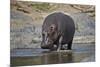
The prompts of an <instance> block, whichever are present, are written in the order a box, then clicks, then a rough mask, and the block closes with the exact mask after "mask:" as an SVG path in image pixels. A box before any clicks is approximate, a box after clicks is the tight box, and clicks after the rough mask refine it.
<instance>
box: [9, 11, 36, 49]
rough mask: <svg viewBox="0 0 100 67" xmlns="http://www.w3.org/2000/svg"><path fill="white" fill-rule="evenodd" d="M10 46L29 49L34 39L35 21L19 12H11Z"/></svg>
mask: <svg viewBox="0 0 100 67" xmlns="http://www.w3.org/2000/svg"><path fill="white" fill-rule="evenodd" d="M10 23H11V27H10V35H11V36H10V38H11V39H10V45H11V49H13V48H27V47H28V46H29V44H30V42H31V41H32V39H33V38H34V36H33V34H34V31H35V26H34V24H33V19H32V18H31V17H30V16H27V15H26V14H24V13H22V12H19V11H11V22H10Z"/></svg>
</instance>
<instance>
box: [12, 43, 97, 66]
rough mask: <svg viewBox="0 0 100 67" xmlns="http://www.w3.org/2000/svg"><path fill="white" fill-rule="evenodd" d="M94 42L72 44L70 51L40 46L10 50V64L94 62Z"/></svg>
mask: <svg viewBox="0 0 100 67" xmlns="http://www.w3.org/2000/svg"><path fill="white" fill-rule="evenodd" d="M94 61H95V45H94V44H73V46H72V51H68V50H66V51H60V52H57V51H52V52H50V51H49V50H48V49H40V48H30V49H29V48H28V49H24V48H23V49H13V50H11V66H30V65H37V64H39V65H40V64H57V63H75V62H94Z"/></svg>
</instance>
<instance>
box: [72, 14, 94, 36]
mask: <svg viewBox="0 0 100 67" xmlns="http://www.w3.org/2000/svg"><path fill="white" fill-rule="evenodd" d="M71 17H72V18H73V20H74V22H75V28H76V32H75V36H86V35H93V36H94V35H95V20H94V19H93V18H92V17H90V16H89V15H87V14H86V13H74V14H71Z"/></svg>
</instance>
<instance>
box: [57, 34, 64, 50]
mask: <svg viewBox="0 0 100 67" xmlns="http://www.w3.org/2000/svg"><path fill="white" fill-rule="evenodd" d="M62 38H63V37H62V36H61V37H60V38H59V43H58V49H57V51H60V49H61V45H62V44H61V42H62Z"/></svg>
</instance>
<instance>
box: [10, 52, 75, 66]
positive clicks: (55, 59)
mask: <svg viewBox="0 0 100 67" xmlns="http://www.w3.org/2000/svg"><path fill="white" fill-rule="evenodd" d="M72 59H73V58H72V53H66V52H52V53H44V54H43V55H42V56H36V57H16V58H15V57H11V65H12V66H13V65H14V66H19V65H21V66H22V65H36V64H55V63H70V62H73V60H72Z"/></svg>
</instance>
